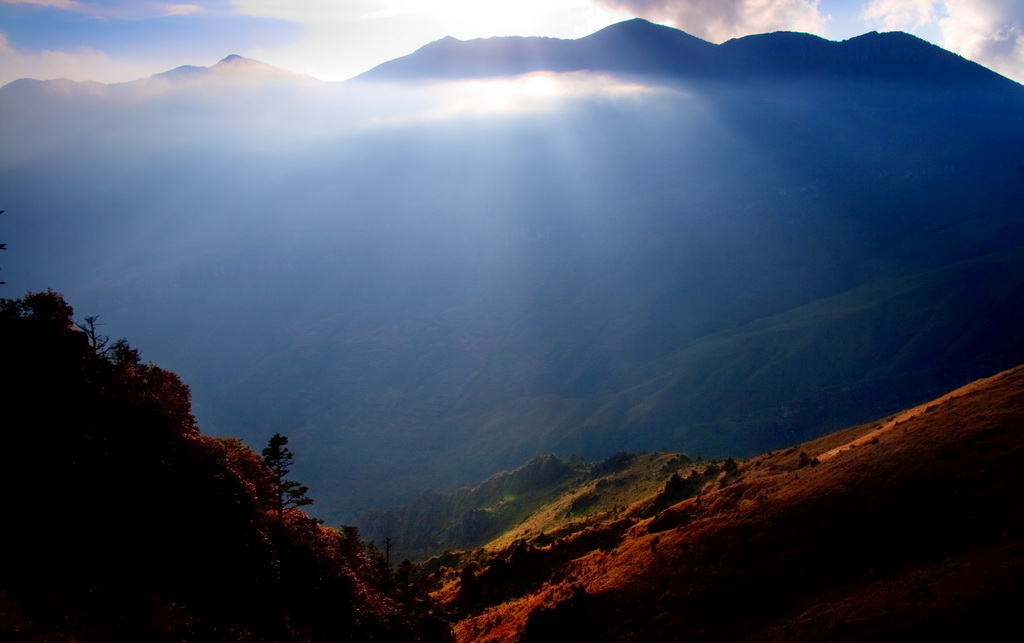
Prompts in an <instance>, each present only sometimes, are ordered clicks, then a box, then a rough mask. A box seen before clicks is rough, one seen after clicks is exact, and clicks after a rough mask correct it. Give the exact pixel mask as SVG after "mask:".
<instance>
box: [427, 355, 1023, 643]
mask: <svg viewBox="0 0 1024 643" xmlns="http://www.w3.org/2000/svg"><path fill="white" fill-rule="evenodd" d="M671 458H672V456H668V455H645V456H638V457H636V458H635V459H634V460H633V463H632V464H630V465H629V466H628V467H627V468H626V469H624V471H631V472H632V473H631V474H630V475H631V476H632V478H633V479H634V480H637V479H640V480H643V481H645V482H646V481H647V480H648V479H649V478H650V474H651V473H652V472H654V471H657V470H660V472H661V474H662V477H663V478H664V479H665V486H664V487H663V488H662V489H660V490H658V491H657V492H654V493H651V491H650V489H649V487H648V488H647V489H645V490H643V491H644V492H645V493H639V494H637V496H643V495H646V498H644V499H642V500H639V501H636V502H634V503H633V504H626V505H619V504H618V503H617V502H614V503H613V502H612V499H613V498H616V497H621V496H620V495H619V494H620V493H621V492H620V491H619V490H617V489H615V480H616V479H617V478H616V476H615V475H610V476H608V477H603V478H599V479H598V483H599V484H598V485H596V487H597V489H599V490H600V489H604V490H608V496H607V497H604V496H602V495H601V492H600V491H595V489H594V486H591V485H588V484H583V485H581V486H580V487H578V488H576V489H573V490H572V491H570V492H569V493H567V494H566V495H565V496H563V497H560V498H558V499H556V500H553V501H552V502H551V503H550V504H549V505H548V506H546V507H544V508H541V509H538V510H537V511H535V512H534V513H533V514H531V516H530V517H529V518H527V519H526V520H525V521H524V522H523V524H522V525H520V526H518V527H516V528H513V529H511V530H510V531H509V532H508V533H506V534H505V535H503V536H501V537H499V538H497V539H495V540H494V541H493V542H491V543H490V544H489V545H487V546H485V547H483V548H482V549H480V550H477V551H473V552H462V553H448V554H445V555H444V556H442V557H439V558H437V559H435V560H433V561H431V562H430V563H428V565H427V569H428V571H431V570H432V572H433V576H432V580H433V582H434V583H435V587H436V590H435V597H437V598H438V599H439V600H441V601H442V602H443V603H444V604H445V605H446V606H447V608H448V609H449V611H450V613H451V614H452V615H453V617H454V618H455V619H456V620H457V625H456V632H457V638H458V640H459V641H462V642H468V641H519V642H528V641H550V640H564V639H567V638H568V639H581V638H582V639H586V640H595V641H684V640H693V639H699V640H775V641H812V640H814V641H818V640H823V639H836V640H846V641H875V640H889V639H890V638H891V637H893V636H896V635H897V633H898V636H900V637H909V638H915V639H918V638H921V639H926V638H946V637H949V636H951V635H961V636H968V637H993V638H994V639H995V640H1007V639H1006V638H1005V633H1006V632H1008V631H1010V629H1012V627H1013V622H1014V619H1015V612H1014V609H1013V606H1014V605H1015V604H1016V603H1017V602H1018V601H1019V600H1020V597H1021V596H1024V583H1022V581H1021V579H1022V578H1024V576H1022V575H1021V572H1022V571H1024V569H1022V565H1024V564H1022V562H1021V560H1022V557H1021V554H1022V552H1024V549H1022V548H1024V531H1022V528H1024V520H1022V519H1024V515H1022V513H1021V507H1022V506H1024V504H1022V503H1021V501H1022V500H1024V498H1022V497H1021V496H1022V487H1021V485H1020V484H1019V471H1020V470H1021V466H1022V464H1024V462H1022V458H1024V369H1022V368H1017V369H1013V370H1011V371H1007V372H1005V373H1001V374H999V375H997V376H994V377H992V378H989V379H986V380H980V381H978V382H975V383H972V384H970V385H968V386H965V387H963V388H961V389H958V390H956V391H953V392H952V393H950V394H948V395H945V396H943V397H940V398H938V399H936V400H934V401H932V402H928V403H926V404H924V405H921V406H919V407H915V408H912V409H908V410H906V411H902V412H900V413H897V414H895V415H892V416H889V417H886V418H883V419H880V420H878V421H876V422H872V423H869V424H865V425H862V426H857V427H854V428H851V429H847V430H843V431H840V432H837V433H833V434H830V435H827V436H825V437H823V438H820V439H818V440H814V441H812V442H807V443H803V444H799V445H796V446H793V447H791V448H787V449H784V450H780V451H775V452H771V453H767V454H764V455H760V456H757V457H753V458H751V459H749V460H745V461H742V462H739V463H736V464H735V465H732V464H730V465H728V466H723V464H722V463H692V464H690V465H687V467H686V469H688V470H689V471H690V472H691V473H695V474H696V475H698V476H699V483H697V484H693V485H692V486H689V487H687V488H682V487H680V486H678V484H674V483H671V482H669V481H668V478H669V476H668V472H669V471H671V470H673V469H675V468H676V467H677V466H678V465H679V462H678V458H677V459H676V460H672V459H671ZM652 466H653V467H654V468H652ZM689 475H690V474H688V476H689ZM683 479H684V480H685V479H687V478H683ZM694 480H696V478H694ZM602 481H603V483H602ZM672 489H675V490H676V492H677V493H679V494H680V495H679V496H677V497H675V498H671V500H670V501H667V502H666V494H667V493H668V492H669V491H670V490H672ZM580 491H585V493H587V494H595V495H596V496H598V497H596V498H595V499H594V501H593V503H592V506H593V509H594V511H593V512H592V513H586V512H584V514H585V515H583V516H578V515H576V514H575V513H573V512H572V511H568V509H569V508H570V507H572V505H573V504H574V503H576V502H578V499H579V498H580V497H581V496H580V495H579V493H580ZM638 491H640V490H639V489H638ZM680 498H682V499H680ZM602 503H603V504H604V505H605V506H602ZM611 504H614V505H615V506H614V507H612V506H611ZM556 516H557V519H553V517H556ZM1006 628H1010V629H1006Z"/></svg>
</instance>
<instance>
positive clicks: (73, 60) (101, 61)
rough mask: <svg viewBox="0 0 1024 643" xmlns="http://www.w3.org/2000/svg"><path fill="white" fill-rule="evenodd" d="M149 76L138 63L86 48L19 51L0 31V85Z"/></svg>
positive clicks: (146, 69)
mask: <svg viewBox="0 0 1024 643" xmlns="http://www.w3.org/2000/svg"><path fill="white" fill-rule="evenodd" d="M151 73H152V71H151V70H150V69H149V67H148V66H147V65H146V64H145V63H144V62H142V61H125V60H115V59H112V58H110V57H108V56H107V55H106V54H104V53H103V52H101V51H97V50H95V49H90V48H87V47H82V48H78V49H76V50H74V51H52V50H48V49H44V50H41V51H25V50H20V49H17V48H15V47H13V46H12V45H11V43H10V41H9V40H8V38H7V34H5V33H4V32H0V86H2V85H6V84H7V83H9V82H11V81H12V80H17V79H18V78H35V79H38V80H50V79H54V78H70V79H72V80H86V79H89V80H98V81H101V82H116V81H120V80H124V79H126V78H140V77H142V76H146V75H149V74H151Z"/></svg>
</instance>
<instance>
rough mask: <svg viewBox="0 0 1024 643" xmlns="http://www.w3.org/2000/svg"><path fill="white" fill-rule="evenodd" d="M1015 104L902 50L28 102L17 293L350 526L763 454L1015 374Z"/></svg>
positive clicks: (560, 64)
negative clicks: (446, 502) (518, 475)
mask: <svg viewBox="0 0 1024 643" xmlns="http://www.w3.org/2000/svg"><path fill="white" fill-rule="evenodd" d="M533 72H540V73H539V74H535V75H534V76H531V77H527V78H526V79H524V78H521V77H514V76H511V77H510V76H509V74H524V73H533ZM563 72H564V73H563ZM485 77H486V78H487V79H488V80H487V82H481V79H482V78H485ZM531 78H533V79H536V78H540V79H542V80H544V81H545V82H550V85H545V87H548V88H549V89H550V91H547V90H546V93H545V92H533V93H531V91H532V89H531V88H532V86H531V85H529V82H528V81H529V80H530V79H531ZM424 80H430V81H431V82H420V81H424ZM517 92H518V93H517ZM1022 107H1024V88H1022V87H1021V86H1020V85H1018V84H1017V83H1014V82H1012V81H1009V80H1007V79H1005V78H1002V77H1001V76H998V75H997V74H994V73H993V72H991V71H989V70H986V69H984V68H982V67H980V66H978V65H976V64H974V63H971V62H968V61H966V60H964V59H962V58H960V57H958V56H955V55H953V54H951V53H949V52H946V51H943V50H941V49H939V48H937V47H934V46H932V45H929V44H927V43H924V42H922V41H920V40H918V39H916V38H913V37H911V36H907V35H906V34H899V33H891V34H867V35H865V36H861V37H859V38H854V39H851V40H848V41H845V42H842V43H836V42H829V41H825V40H822V39H820V38H816V37H813V36H807V35H803V34H791V33H777V34H766V35H762V36H752V37H748V38H741V39H737V40H734V41H730V42H727V43H724V44H722V45H712V44H709V43H706V42H703V41H700V40H699V39H696V38H693V37H692V36H689V35H687V34H684V33H682V32H679V31H676V30H673V29H668V28H665V27H659V26H656V25H652V24H650V23H646V22H643V21H629V22H626V23H622V24H620V25H615V26H613V27H609V28H608V29H605V30H602V31H601V32H598V33H596V34H594V35H592V36H588V37H587V38H582V39H580V40H576V41H557V40H551V39H520V38H510V39H488V40H479V41H469V42H460V41H456V40H453V39H446V40H443V41H439V42H437V43H433V44H431V45H428V46H426V47H424V48H423V49H421V50H420V51H418V52H416V53H414V54H412V55H411V56H409V57H406V58H403V59H399V60H396V61H392V62H391V63H387V64H385V65H382V66H380V67H378V68H377V69H375V70H372V71H371V72H368V73H367V74H365V75H364V76H363V77H361V78H360V79H358V80H356V81H353V82H346V83H321V82H319V81H315V80H312V79H308V78H305V77H301V76H296V75H293V74H289V73H287V72H282V71H280V70H274V69H273V68H270V67H268V66H265V65H262V64H261V63H257V62H255V61H247V60H245V59H241V58H237V57H229V58H227V59H225V60H224V61H221V62H220V63H218V64H217V65H214V66H212V67H210V68H208V69H204V68H189V67H186V68H178V69H176V70H172V71H170V72H167V73H165V74H161V75H157V76H155V77H153V78H149V79H142V80H139V81H136V82H133V83H124V84H119V85H100V84H97V83H71V82H70V81H50V82H39V81H29V80H22V81H15V82H14V83H10V84H8V85H7V86H5V87H3V88H0V140H4V141H5V153H4V155H3V158H0V195H2V198H3V203H0V207H2V209H4V210H6V213H5V215H4V220H3V221H2V225H3V226H4V232H3V235H4V236H3V239H4V242H5V243H7V244H8V250H7V251H6V252H5V256H4V258H3V260H4V265H3V268H4V273H3V274H4V280H5V281H7V282H8V285H7V286H6V287H5V288H7V289H8V291H9V292H11V293H13V294H20V293H22V292H23V291H25V290H42V289H45V288H46V287H53V288H55V289H57V290H59V291H61V292H63V293H64V294H65V295H66V296H67V298H68V299H69V300H71V301H73V302H75V306H76V309H77V310H78V311H80V312H81V313H82V314H88V315H93V314H99V315H101V318H102V320H103V323H105V324H107V326H106V328H105V332H109V333H111V334H112V335H114V336H121V335H124V336H127V337H129V338H131V339H132V341H133V343H134V344H136V345H138V346H139V347H140V348H142V349H143V351H144V356H145V357H146V358H153V359H154V360H157V361H158V362H159V363H160V364H161V365H164V366H166V367H167V368H170V369H172V370H174V371H176V372H178V373H180V374H181V375H182V376H183V378H184V379H185V381H186V382H188V383H189V384H190V385H191V386H192V390H193V396H194V401H195V409H196V412H197V415H198V419H199V422H200V425H201V426H202V427H203V428H204V430H205V431H207V432H208V433H213V434H218V435H236V436H240V437H243V438H244V439H245V440H246V441H248V442H249V443H250V444H254V445H259V444H263V443H265V442H266V439H267V437H268V436H269V435H271V434H273V433H275V432H280V433H284V434H286V435H288V436H289V437H290V438H291V440H292V441H291V445H292V448H293V450H294V451H295V453H296V456H297V464H296V470H295V473H296V475H297V476H298V477H299V478H300V479H302V480H303V481H304V482H305V483H306V484H309V485H310V487H311V491H310V495H311V496H312V497H313V498H314V499H316V501H317V503H316V504H315V505H314V506H313V509H314V511H317V512H319V513H320V515H321V516H322V517H325V518H328V519H329V520H332V521H349V520H352V519H354V518H355V516H356V515H357V514H359V513H360V512H361V511H363V510H365V509H369V508H379V507H381V506H383V505H386V504H390V503H395V502H405V501H409V500H411V499H413V498H414V497H416V496H417V495H418V494H419V493H420V492H421V491H423V490H424V489H427V488H434V489H437V490H445V489H453V488H455V487H457V486H459V485H461V484H466V483H471V482H474V481H477V480H481V479H483V478H485V477H487V476H489V475H491V474H493V473H495V472H497V471H501V470H505V469H512V468H515V467H517V466H519V465H521V464H522V463H524V462H526V461H527V460H528V459H530V458H531V457H534V456H537V455H541V454H546V453H556V454H559V455H562V456H568V455H572V454H578V455H581V456H583V457H585V458H588V459H601V458H605V457H608V456H610V455H611V454H613V453H615V452H617V451H621V450H634V451H636V450H644V449H648V450H651V449H668V450H677V451H686V452H688V453H690V454H691V456H693V457H697V456H699V455H701V456H704V457H727V456H742V455H748V454H751V453H755V452H761V451H765V450H771V449H776V448H779V447H782V446H788V445H791V444H794V443H796V442H800V441H803V440H806V439H809V438H811V437H814V436H817V435H821V434H822V433H824V432H826V431H828V430H830V429H834V428H836V427H839V426H843V425H848V424H852V423H855V422H859V421H863V420H866V419H868V418H871V417H876V416H881V415H885V414H887V413H891V412H893V411H895V410H898V409H900V408H904V407H906V406H908V405H911V404H914V403H917V402H919V401H921V400H924V399H928V398H929V397H930V396H933V395H935V394H937V393H939V392H941V391H943V390H947V389H949V388H952V387H955V386H958V385H960V384H963V383H965V382H967V381H970V380H972V379H974V378H976V377H979V376H984V375H988V374H991V373H993V372H996V371H998V370H1001V369H1003V368H1007V367H1009V366H1012V365H1014V364H1018V363H1021V362H1024V338H1022V335H1021V333H1020V330H1019V329H1020V328H1022V327H1024V300H1022V299H1021V297H1020V293H1021V292H1024V220H1022V217H1021V210H1020V203H1022V202H1024V182H1022V181H1021V180H1020V179H1021V174H1022V168H1024V109H1022Z"/></svg>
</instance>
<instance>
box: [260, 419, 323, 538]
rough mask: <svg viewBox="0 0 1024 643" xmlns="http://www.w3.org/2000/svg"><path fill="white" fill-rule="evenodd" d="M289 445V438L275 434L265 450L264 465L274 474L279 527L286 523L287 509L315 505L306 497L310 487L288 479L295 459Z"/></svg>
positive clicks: (275, 507) (275, 508) (275, 505)
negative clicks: (285, 512)
mask: <svg viewBox="0 0 1024 643" xmlns="http://www.w3.org/2000/svg"><path fill="white" fill-rule="evenodd" d="M287 444H288V438H286V437H285V436H283V435H281V434H280V433H275V434H274V435H273V437H271V438H270V442H268V443H267V447H266V448H265V449H263V463H264V464H266V465H267V466H268V467H269V468H270V471H271V472H272V473H273V478H272V484H273V486H274V512H275V513H276V514H277V524H278V525H280V524H282V523H283V522H284V511H285V509H289V508H292V507H302V506H304V505H310V504H313V499H312V498H307V497H306V492H307V491H309V487H306V486H304V485H301V484H299V483H298V482H295V481H293V480H289V479H288V478H287V477H286V476H287V475H288V473H289V472H290V471H291V466H292V464H293V457H294V456H293V454H292V452H291V450H289V449H288V447H287Z"/></svg>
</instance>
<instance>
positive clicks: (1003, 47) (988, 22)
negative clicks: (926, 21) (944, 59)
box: [939, 0, 1024, 83]
mask: <svg viewBox="0 0 1024 643" xmlns="http://www.w3.org/2000/svg"><path fill="white" fill-rule="evenodd" d="M945 5H946V13H947V15H946V17H944V18H942V19H941V20H940V21H939V27H940V29H941V30H942V46H943V47H946V48H947V49H949V50H950V51H955V52H956V53H958V54H960V55H961V56H964V57H965V58H969V59H971V60H974V61H977V62H979V63H981V64H983V65H985V66H986V67H989V68H990V69H993V70H995V71H997V72H999V73H1000V74H1003V75H1004V76H1007V77H1008V78H1013V79H1014V80H1016V81H1017V82H1022V83H1024V2H1022V1H1021V0H946V1H945Z"/></svg>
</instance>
